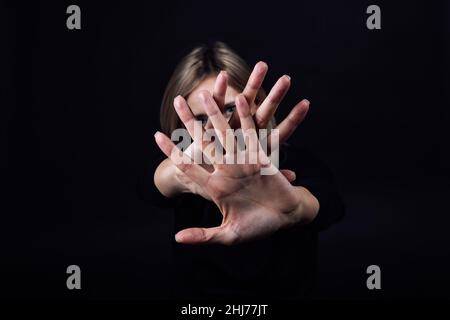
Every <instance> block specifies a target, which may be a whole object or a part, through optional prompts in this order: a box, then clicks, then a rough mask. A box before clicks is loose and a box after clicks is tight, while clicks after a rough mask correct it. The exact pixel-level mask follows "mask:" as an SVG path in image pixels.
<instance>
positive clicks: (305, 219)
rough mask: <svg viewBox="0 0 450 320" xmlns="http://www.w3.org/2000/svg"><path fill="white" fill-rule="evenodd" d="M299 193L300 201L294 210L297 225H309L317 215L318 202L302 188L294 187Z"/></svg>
mask: <svg viewBox="0 0 450 320" xmlns="http://www.w3.org/2000/svg"><path fill="white" fill-rule="evenodd" d="M296 188H297V189H298V191H299V194H300V197H301V200H300V202H299V205H298V207H297V210H296V216H297V217H298V219H299V220H298V223H299V224H309V223H311V222H312V221H313V220H314V219H315V218H316V216H317V214H318V213H319V208H320V204H319V200H317V198H316V197H315V196H314V195H313V194H312V193H311V192H309V190H308V189H306V188H304V187H296Z"/></svg>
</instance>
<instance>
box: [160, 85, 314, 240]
mask: <svg viewBox="0 0 450 320" xmlns="http://www.w3.org/2000/svg"><path fill="white" fill-rule="evenodd" d="M273 90H274V89H272V91H273ZM272 91H271V93H272ZM199 95H200V99H201V102H202V104H203V105H204V108H205V110H206V113H207V115H208V116H209V119H210V121H211V124H212V127H213V128H214V130H215V132H216V134H217V137H218V138H219V140H220V142H221V144H222V146H223V147H224V148H225V155H224V156H225V157H229V158H230V157H233V158H235V157H236V156H237V155H238V153H244V156H245V159H248V158H249V157H250V156H251V153H252V152H257V153H258V155H257V157H256V159H258V161H257V163H253V164H250V163H244V164H220V163H213V164H212V167H213V170H207V169H206V168H204V167H202V166H201V165H199V164H196V163H193V162H192V161H189V160H191V159H187V158H189V156H188V155H187V154H185V153H183V152H182V151H181V150H179V149H178V148H177V147H176V146H175V145H174V143H173V142H172V141H171V140H170V139H169V138H168V137H167V136H166V135H164V134H162V133H160V132H157V133H156V134H155V139H156V142H157V144H158V146H159V147H160V149H161V150H162V151H163V152H164V153H165V154H166V155H167V156H168V157H169V158H170V159H172V161H173V162H174V163H175V165H176V167H177V168H178V170H180V171H181V172H182V173H183V174H185V175H186V176H187V177H188V178H189V179H190V180H191V181H192V182H193V183H195V184H196V185H197V186H201V190H202V192H204V194H205V196H206V197H207V198H209V199H211V200H212V201H214V203H215V204H216V205H217V207H218V208H219V210H220V212H221V213H222V216H223V219H222V224H221V225H220V226H217V227H214V228H202V227H200V226H199V227H197V228H189V229H185V230H181V231H180V232H178V233H177V235H176V241H177V242H181V243H190V244H198V243H223V244H234V243H239V242H242V241H247V240H251V239H256V238H260V237H264V236H267V235H270V234H272V233H274V232H275V231H277V230H278V229H280V228H284V227H287V226H291V225H294V224H298V223H307V222H309V221H311V220H312V219H314V217H315V215H316V214H317V212H318V208H319V203H318V201H317V199H316V198H315V197H314V196H313V195H312V194H311V193H309V191H308V190H307V189H305V188H302V187H295V186H292V185H291V184H290V182H289V180H288V179H286V177H285V176H283V174H282V173H281V172H280V171H278V169H277V168H276V167H274V166H273V164H271V163H270V161H269V159H268V157H267V154H265V153H264V152H263V150H262V148H261V147H260V146H259V147H258V148H256V149H255V148H254V147H252V145H250V144H249V142H250V141H255V139H256V129H257V126H256V124H255V119H254V118H255V117H254V116H256V118H258V116H257V114H258V113H256V114H255V115H252V113H251V108H250V106H249V103H248V96H245V93H244V94H240V95H238V96H237V97H236V107H237V111H238V115H239V120H240V123H241V128H242V130H243V134H244V137H247V138H248V139H247V140H245V141H246V144H247V148H244V149H239V148H227V144H226V143H225V136H226V135H225V134H224V133H225V132H226V131H227V129H230V125H229V123H228V122H227V121H226V119H225V118H224V116H223V115H222V112H221V109H220V108H219V106H218V104H217V103H216V99H214V97H213V96H211V94H210V93H209V92H208V91H203V92H201V93H200V94H199ZM274 96H276V95H275V94H273V95H272V96H271V94H270V93H269V96H268V98H267V99H269V98H270V100H268V102H267V104H266V105H264V102H265V101H264V102H263V104H262V105H261V106H260V107H259V109H258V110H260V109H261V108H262V107H263V106H264V108H263V109H262V110H263V111H261V113H260V118H259V119H262V118H265V117H267V115H268V114H273V113H272V112H274V109H276V106H277V105H278V103H279V102H278V103H277V102H276V101H277V100H276V99H275V98H274ZM267 99H266V100H267ZM280 101H281V99H280ZM219 104H220V102H219ZM174 105H175V109H176V111H177V113H178V115H179V116H180V119H181V121H182V122H183V123H184V125H185V126H186V128H187V129H188V131H189V132H190V134H191V136H192V137H193V138H194V142H196V141H195V137H194V134H193V126H194V122H195V118H194V117H193V115H192V113H191V111H190V109H189V107H188V105H187V103H186V101H185V100H184V98H182V97H177V98H176V100H175V103H174ZM307 109H308V103H307V102H305V101H302V102H300V103H299V104H298V105H297V106H296V107H294V109H293V111H291V113H290V115H289V116H288V117H287V118H286V119H285V120H284V121H283V122H281V124H280V125H279V126H278V127H277V128H280V127H281V128H280V136H283V134H285V136H286V135H289V134H290V133H292V131H293V129H295V127H296V126H297V125H298V123H300V122H301V120H302V119H303V118H304V115H305V114H306V111H307ZM294 110H295V112H294ZM261 117H262V118H261ZM292 128H293V129H292ZM282 130H284V133H282ZM280 140H281V139H280ZM256 141H257V139H256ZM197 143H199V144H202V142H198V141H197ZM258 143H259V142H258ZM179 159H185V160H187V161H183V162H182V163H180V162H179ZM266 166H270V167H271V168H270V169H271V170H275V174H273V175H261V174H260V171H261V169H262V168H263V167H266ZM273 195H277V196H276V197H273Z"/></svg>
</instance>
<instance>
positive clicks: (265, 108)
mask: <svg viewBox="0 0 450 320" xmlns="http://www.w3.org/2000/svg"><path fill="white" fill-rule="evenodd" d="M290 86H291V78H290V77H289V76H287V75H284V76H282V77H281V78H280V79H278V81H277V82H276V83H275V85H274V86H273V87H272V90H270V92H269V95H268V96H267V97H266V99H264V101H263V103H262V104H261V105H260V106H259V108H258V109H257V110H256V113H255V121H256V125H257V126H258V128H266V127H267V124H268V123H269V121H270V120H271V119H272V117H273V115H274V114H275V111H276V110H277V108H278V106H279V105H280V103H281V101H282V100H283V98H284V96H285V95H286V93H287V92H288V90H289V87H290Z"/></svg>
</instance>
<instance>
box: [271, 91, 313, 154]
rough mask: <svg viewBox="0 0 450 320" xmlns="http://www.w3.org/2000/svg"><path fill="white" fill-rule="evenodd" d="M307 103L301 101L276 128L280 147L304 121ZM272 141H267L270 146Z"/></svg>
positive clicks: (307, 107)
mask: <svg viewBox="0 0 450 320" xmlns="http://www.w3.org/2000/svg"><path fill="white" fill-rule="evenodd" d="M309 105H310V103H309V101H308V100H306V99H303V100H302V101H300V102H299V103H297V105H295V107H294V108H293V109H292V110H291V112H289V114H288V116H287V117H286V118H285V119H284V120H283V121H282V122H281V123H280V124H279V125H278V126H277V127H276V129H278V135H279V144H280V145H281V144H282V143H283V142H285V141H286V140H287V139H288V138H289V137H290V136H291V135H292V133H294V131H295V129H296V128H297V127H298V125H299V124H300V123H301V122H302V121H303V119H305V117H306V114H307V113H308V110H309ZM271 140H272V139H268V145H269V146H270V143H271Z"/></svg>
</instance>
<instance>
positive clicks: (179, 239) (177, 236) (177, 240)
mask: <svg viewBox="0 0 450 320" xmlns="http://www.w3.org/2000/svg"><path fill="white" fill-rule="evenodd" d="M181 240H182V237H181V236H180V235H179V234H178V233H177V234H176V235H175V241H176V242H181Z"/></svg>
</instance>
